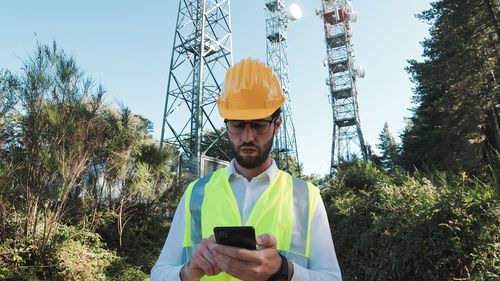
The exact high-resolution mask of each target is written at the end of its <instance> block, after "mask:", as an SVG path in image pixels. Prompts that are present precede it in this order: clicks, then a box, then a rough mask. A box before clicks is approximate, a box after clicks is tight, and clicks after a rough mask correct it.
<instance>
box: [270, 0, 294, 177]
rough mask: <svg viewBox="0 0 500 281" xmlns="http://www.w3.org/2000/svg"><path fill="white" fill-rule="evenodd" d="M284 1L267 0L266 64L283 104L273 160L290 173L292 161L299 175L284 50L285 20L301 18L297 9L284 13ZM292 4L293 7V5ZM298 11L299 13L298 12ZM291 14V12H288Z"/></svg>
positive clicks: (285, 38) (286, 22)
mask: <svg viewBox="0 0 500 281" xmlns="http://www.w3.org/2000/svg"><path fill="white" fill-rule="evenodd" d="M285 4H286V3H285V1H284V0H266V2H265V10H266V39H267V40H266V54H267V65H269V66H270V67H272V68H273V71H274V73H275V74H276V76H277V78H278V81H279V82H280V85H281V89H282V90H283V94H284V95H285V96H286V101H285V103H284V104H283V106H282V107H281V110H282V113H281V115H282V118H283V122H282V124H281V128H280V132H279V134H278V136H277V138H276V139H275V141H274V152H275V154H276V155H275V156H276V157H275V161H276V164H277V165H278V167H279V168H280V169H282V170H285V171H287V172H289V173H293V171H292V168H293V162H295V165H296V166H297V168H298V171H297V172H299V173H300V163H299V155H298V152H297V142H296V139H295V127H294V125H293V120H292V108H291V105H290V88H289V84H290V81H289V77H288V51H287V49H288V47H287V26H288V20H289V19H291V20H295V19H298V18H300V15H298V18H297V14H295V15H294V14H293V12H295V13H299V14H301V11H300V8H298V6H296V7H295V9H296V10H295V11H292V13H290V12H289V14H287V10H286V8H285ZM292 5H293V4H292ZM297 9H298V10H297ZM289 11H291V10H289Z"/></svg>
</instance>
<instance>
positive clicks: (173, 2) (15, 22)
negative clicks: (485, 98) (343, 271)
mask: <svg viewBox="0 0 500 281" xmlns="http://www.w3.org/2000/svg"><path fill="white" fill-rule="evenodd" d="M264 2H265V1H263V0H262V1H255V0H252V1H250V0H233V1H231V24H232V43H233V44H232V46H233V48H232V51H233V60H234V62H237V61H239V60H240V59H243V58H247V57H253V58H258V59H260V60H261V61H265V60H266V42H265V40H266V38H265V25H264V23H265V10H264ZM430 2H431V1H429V0H353V1H352V6H353V8H354V10H356V11H357V12H358V20H357V22H356V23H353V24H352V28H353V32H354V34H353V37H352V39H351V43H352V44H353V51H354V60H355V65H362V66H365V67H366V76H365V78H363V79H358V80H357V91H358V105H359V112H360V121H361V129H362V131H363V135H364V138H365V142H366V143H368V144H370V145H371V146H372V147H373V148H375V145H376V144H377V143H378V142H379V141H378V136H379V134H380V132H381V130H382V128H383V127H384V123H385V122H387V123H388V125H389V129H390V131H391V133H392V134H393V136H394V137H395V138H396V140H397V141H399V135H400V134H401V133H402V131H403V130H404V127H405V124H406V121H405V120H406V119H405V118H408V117H410V116H411V111H409V109H410V108H411V107H413V106H415V105H414V104H412V103H411V97H412V88H414V86H415V85H414V84H412V82H411V81H410V76H409V74H408V73H407V72H406V71H405V67H406V66H407V65H408V63H407V60H408V59H416V60H423V58H422V57H421V55H422V52H423V48H422V47H421V45H420V42H421V41H423V40H424V39H425V38H427V37H429V33H428V29H429V26H428V25H427V24H426V23H424V22H421V21H420V20H418V19H417V18H416V17H415V15H416V14H418V13H420V12H422V11H424V10H427V9H429V8H430V4H429V3H430ZM287 3H288V4H291V3H296V4H298V5H299V6H300V7H301V8H302V11H303V17H302V18H301V19H300V20H298V21H295V22H291V23H290V24H289V25H288V39H287V40H288V62H289V75H290V100H291V108H292V113H293V122H294V125H295V134H296V141H297V146H298V154H299V160H300V162H301V163H302V164H303V166H304V172H305V174H312V173H314V174H319V175H325V174H327V173H328V172H329V169H330V157H331V144H332V130H333V120H332V108H331V104H330V103H329V98H328V94H329V91H328V88H327V86H326V84H325V79H326V78H327V77H328V72H327V69H326V68H325V67H324V66H323V60H324V59H325V57H326V46H325V42H324V31H323V24H322V20H321V19H320V18H319V17H318V16H316V14H315V9H316V8H320V6H321V1H320V0H315V1H311V0H292V1H288V2H287ZM178 6H179V1H178V0H163V1H160V0H151V1H131V0H121V1H116V0H115V1H111V0H110V1H97V0H86V1H66V0H51V1H39V0H38V1H37V0H30V1H28V0H17V1H2V5H1V6H0V26H2V28H0V38H1V39H0V69H1V68H6V69H9V70H11V71H14V72H19V71H20V68H21V66H22V62H23V60H26V58H27V57H28V56H30V55H31V54H32V53H33V52H34V50H35V48H36V42H37V41H38V42H40V43H42V44H51V42H52V41H53V40H55V41H56V42H57V44H58V46H59V47H60V48H62V49H64V51H65V52H66V53H67V54H70V55H72V56H74V58H75V59H76V61H77V64H78V65H79V66H80V67H81V70H82V71H84V72H85V73H86V74H87V75H89V76H90V77H93V78H94V79H95V80H96V81H97V82H98V83H101V84H102V85H103V86H104V88H105V89H106V91H107V93H106V95H105V99H106V101H108V102H110V103H117V104H123V105H125V106H128V107H129V108H130V109H131V110H132V112H134V113H135V114H140V115H142V116H144V117H146V118H148V119H149V120H151V121H152V122H153V124H154V132H153V136H154V137H155V138H156V139H160V135H161V127H162V119H163V116H162V115H163V109H164V105H165V104H164V103H165V95H166V90H167V89H166V88H167V78H168V70H169V66H170V65H169V64H170V56H171V53H172V45H173V39H174V31H175V22H176V18H177V11H178ZM375 151H377V150H376V149H375Z"/></svg>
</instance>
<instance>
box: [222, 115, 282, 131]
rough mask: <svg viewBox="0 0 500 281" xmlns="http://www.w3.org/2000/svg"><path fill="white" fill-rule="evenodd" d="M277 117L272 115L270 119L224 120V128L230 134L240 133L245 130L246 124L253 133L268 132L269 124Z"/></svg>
mask: <svg viewBox="0 0 500 281" xmlns="http://www.w3.org/2000/svg"><path fill="white" fill-rule="evenodd" d="M276 118H277V117H273V119H272V120H253V121H248V122H246V121H241V120H227V119H226V120H224V123H226V128H227V130H228V132H230V133H231V134H241V133H243V131H245V128H246V127H247V124H248V125H250V128H251V129H252V132H253V133H254V134H259V135H262V134H265V133H267V132H269V128H271V124H272V123H274V121H276Z"/></svg>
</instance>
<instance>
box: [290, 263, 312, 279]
mask: <svg viewBox="0 0 500 281" xmlns="http://www.w3.org/2000/svg"><path fill="white" fill-rule="evenodd" d="M292 263H293V276H292V279H290V281H308V280H309V273H308V272H307V269H305V268H303V267H302V266H300V265H298V264H296V263H294V262H292Z"/></svg>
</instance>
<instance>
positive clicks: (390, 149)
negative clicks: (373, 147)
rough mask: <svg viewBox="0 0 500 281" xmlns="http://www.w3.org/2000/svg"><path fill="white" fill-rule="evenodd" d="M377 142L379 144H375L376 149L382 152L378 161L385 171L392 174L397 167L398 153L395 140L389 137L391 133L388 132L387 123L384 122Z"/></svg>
mask: <svg viewBox="0 0 500 281" xmlns="http://www.w3.org/2000/svg"><path fill="white" fill-rule="evenodd" d="M378 140H379V141H380V143H378V144H377V148H378V149H380V150H381V152H382V155H381V156H380V161H381V163H382V165H383V167H384V168H385V169H387V170H388V171H390V172H394V171H395V169H396V167H397V164H396V163H397V162H398V161H399V152H398V145H397V143H396V140H395V139H394V137H393V136H392V135H391V132H389V124H387V122H385V124H384V129H382V132H380V134H379V137H378Z"/></svg>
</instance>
